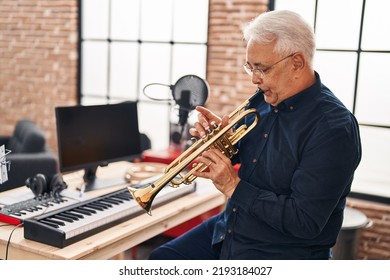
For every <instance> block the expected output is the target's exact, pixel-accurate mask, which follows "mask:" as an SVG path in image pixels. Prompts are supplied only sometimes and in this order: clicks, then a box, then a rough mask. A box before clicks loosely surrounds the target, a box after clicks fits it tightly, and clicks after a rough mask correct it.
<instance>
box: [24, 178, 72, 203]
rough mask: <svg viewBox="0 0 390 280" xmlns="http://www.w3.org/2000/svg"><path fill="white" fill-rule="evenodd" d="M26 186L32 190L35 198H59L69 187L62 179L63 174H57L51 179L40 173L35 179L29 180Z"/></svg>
mask: <svg viewBox="0 0 390 280" xmlns="http://www.w3.org/2000/svg"><path fill="white" fill-rule="evenodd" d="M26 186H27V187H28V188H29V189H31V191H32V192H33V193H34V195H35V197H40V196H42V195H44V194H50V195H54V196H58V195H59V193H60V192H61V191H62V190H64V189H66V188H67V187H68V185H67V184H66V183H65V181H64V180H63V179H62V174H61V173H56V174H54V175H52V176H50V177H48V176H46V175H44V174H42V173H38V174H36V175H35V176H33V177H29V178H27V180H26Z"/></svg>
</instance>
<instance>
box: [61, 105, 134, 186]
mask: <svg viewBox="0 0 390 280" xmlns="http://www.w3.org/2000/svg"><path fill="white" fill-rule="evenodd" d="M55 112H56V121H57V139H58V153H59V165H60V171H61V172H66V171H75V170H79V169H84V170H85V175H84V181H85V182H86V185H85V191H89V190H92V189H96V188H102V187H107V186H110V185H117V184H119V183H124V182H125V178H117V179H118V181H116V180H111V181H110V182H109V181H101V180H99V179H98V178H97V177H96V169H97V168H98V167H99V166H106V165H108V164H109V163H111V162H116V161H120V160H129V161H131V160H134V158H136V157H138V156H139V155H140V154H141V143H140V142H141V140H140V139H141V136H140V133H139V129H138V113H137V103H136V102H123V103H118V104H106V105H93V106H82V105H78V106H68V107H56V108H55Z"/></svg>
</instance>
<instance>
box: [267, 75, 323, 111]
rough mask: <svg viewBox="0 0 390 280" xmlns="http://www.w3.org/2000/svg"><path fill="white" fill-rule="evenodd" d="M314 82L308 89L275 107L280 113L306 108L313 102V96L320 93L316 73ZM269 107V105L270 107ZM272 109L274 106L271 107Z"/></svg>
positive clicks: (319, 82)
mask: <svg viewBox="0 0 390 280" xmlns="http://www.w3.org/2000/svg"><path fill="white" fill-rule="evenodd" d="M314 73H315V76H316V81H315V83H314V84H312V85H311V86H310V87H308V88H306V89H304V90H302V91H301V92H298V93H297V94H295V95H293V96H291V97H289V98H287V99H285V100H283V101H282V102H281V103H280V104H278V105H277V106H276V108H277V109H278V110H281V111H295V110H297V109H299V108H300V107H304V106H308V105H310V103H311V102H312V100H313V95H314V94H318V93H319V92H320V91H321V79H320V75H319V74H318V73H317V72H314ZM270 106H271V105H270ZM271 107H274V106H271Z"/></svg>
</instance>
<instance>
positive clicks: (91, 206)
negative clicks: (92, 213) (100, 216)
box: [85, 203, 104, 211]
mask: <svg viewBox="0 0 390 280" xmlns="http://www.w3.org/2000/svg"><path fill="white" fill-rule="evenodd" d="M85 207H88V208H92V209H95V210H99V211H104V208H103V207H101V206H99V205H96V204H93V203H88V205H85ZM88 210H89V209H88Z"/></svg>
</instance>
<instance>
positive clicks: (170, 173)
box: [127, 90, 260, 215]
mask: <svg viewBox="0 0 390 280" xmlns="http://www.w3.org/2000/svg"><path fill="white" fill-rule="evenodd" d="M258 92H259V90H258V91H256V93H255V94H254V95H253V96H251V97H250V98H248V99H247V100H245V101H244V102H243V103H242V104H241V105H240V106H239V107H237V108H236V109H235V110H234V111H233V112H232V113H230V114H229V120H230V121H229V124H228V125H226V126H225V127H221V124H219V125H217V124H215V123H212V124H211V125H212V128H207V129H206V131H207V133H206V135H205V136H203V137H201V138H199V139H198V140H196V141H195V142H194V143H193V144H192V145H191V146H190V147H189V148H188V149H186V150H185V151H184V152H183V153H182V154H181V155H180V156H179V157H178V158H176V159H175V160H174V161H172V162H171V163H170V164H169V165H168V167H167V168H166V169H165V171H164V174H163V175H162V176H161V177H160V178H158V179H157V180H156V181H154V182H153V183H151V184H149V185H147V186H146V187H144V188H133V187H127V188H128V190H129V192H130V193H131V195H132V196H133V198H134V199H135V201H137V203H138V204H139V205H140V206H141V207H142V208H143V209H144V210H145V211H146V213H148V214H149V215H152V214H151V208H152V203H153V199H154V198H155V197H156V195H157V194H158V193H159V192H160V191H161V190H162V189H163V188H164V187H165V186H166V185H167V184H170V186H171V187H178V186H179V185H181V184H186V185H188V184H190V183H192V182H193V181H194V180H195V179H196V178H197V177H196V176H195V175H193V173H194V172H195V171H200V172H203V171H204V170H206V169H207V168H208V167H209V166H208V165H206V164H203V163H199V164H196V165H195V166H193V167H192V168H191V169H190V170H188V172H186V173H185V174H181V172H183V170H185V169H186V168H187V167H188V166H189V165H190V164H191V163H192V162H193V161H194V160H195V159H196V158H197V157H198V156H199V155H201V154H202V153H203V152H204V151H206V150H208V149H211V148H216V149H219V150H220V151H221V152H222V153H223V154H224V155H225V156H227V157H229V158H231V157H233V156H234V155H235V154H237V152H238V149H237V148H236V147H235V145H236V144H237V143H238V141H240V140H241V139H242V138H243V137H244V136H246V135H247V134H248V133H249V132H250V131H251V130H252V129H253V128H254V127H255V126H256V125H257V123H258V121H259V118H260V117H259V114H258V112H257V111H256V109H253V108H251V109H247V110H245V107H246V106H248V105H249V103H250V101H251V100H252V98H254V97H255V96H256V95H257V93H258ZM250 114H254V119H253V121H252V123H251V124H250V125H249V126H248V125H246V124H242V125H240V126H239V127H235V126H236V125H238V124H239V123H240V121H241V120H243V119H244V118H245V117H246V116H248V115H250ZM175 178H178V179H175Z"/></svg>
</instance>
